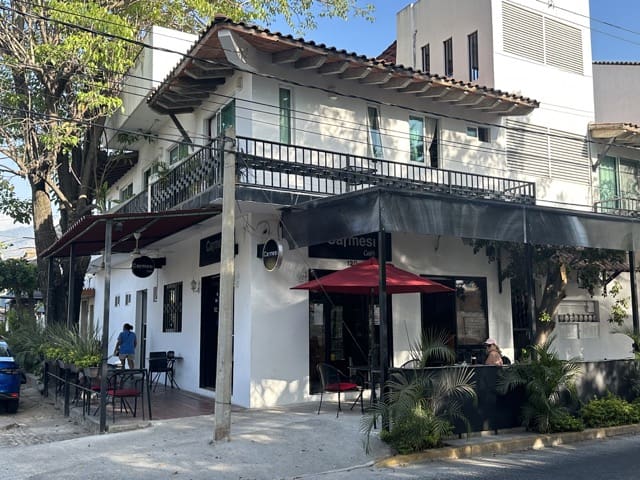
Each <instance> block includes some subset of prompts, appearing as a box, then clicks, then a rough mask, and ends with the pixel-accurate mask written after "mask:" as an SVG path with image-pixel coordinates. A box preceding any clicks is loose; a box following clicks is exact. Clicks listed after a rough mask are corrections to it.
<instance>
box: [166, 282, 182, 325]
mask: <svg viewBox="0 0 640 480" xmlns="http://www.w3.org/2000/svg"><path fill="white" fill-rule="evenodd" d="M162 331H163V332H181V331H182V282H177V283H171V284H169V285H165V286H164V299H163V304H162Z"/></svg>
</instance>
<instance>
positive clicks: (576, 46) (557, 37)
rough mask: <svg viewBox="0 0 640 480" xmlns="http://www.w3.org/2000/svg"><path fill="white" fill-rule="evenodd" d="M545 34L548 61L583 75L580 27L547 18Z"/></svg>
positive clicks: (555, 65)
mask: <svg viewBox="0 0 640 480" xmlns="http://www.w3.org/2000/svg"><path fill="white" fill-rule="evenodd" d="M544 35H545V59H546V63H547V64H548V65H552V66H554V67H558V68H562V69H563V70H568V71H570V72H575V73H579V74H580V75H582V73H584V69H583V60H582V32H581V31H580V29H578V28H575V27H571V26H569V25H565V24H564V23H560V22H558V21H556V20H552V19H550V18H545V19H544Z"/></svg>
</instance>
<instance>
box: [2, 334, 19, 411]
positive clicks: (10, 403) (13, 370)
mask: <svg viewBox="0 0 640 480" xmlns="http://www.w3.org/2000/svg"><path fill="white" fill-rule="evenodd" d="M23 378H24V376H23V374H22V370H21V369H20V366H19V365H18V364H17V363H16V361H15V360H14V359H13V356H12V355H11V351H10V350H9V346H8V345H7V342H5V341H4V340H0V403H4V404H5V407H6V409H7V412H9V413H16V412H17V411H18V404H19V403H20V385H21V384H22V383H23Z"/></svg>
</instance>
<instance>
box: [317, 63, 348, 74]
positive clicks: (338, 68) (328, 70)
mask: <svg viewBox="0 0 640 480" xmlns="http://www.w3.org/2000/svg"><path fill="white" fill-rule="evenodd" d="M349 65H350V63H349V62H331V63H325V64H324V65H322V66H321V67H320V68H319V69H318V73H319V74H320V75H340V74H341V73H343V72H344V71H345V70H346V69H347V68H349Z"/></svg>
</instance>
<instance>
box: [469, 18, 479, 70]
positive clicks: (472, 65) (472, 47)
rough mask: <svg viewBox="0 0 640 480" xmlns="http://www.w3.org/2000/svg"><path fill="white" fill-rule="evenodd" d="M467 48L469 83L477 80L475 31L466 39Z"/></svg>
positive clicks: (476, 34)
mask: <svg viewBox="0 0 640 480" xmlns="http://www.w3.org/2000/svg"><path fill="white" fill-rule="evenodd" d="M467 44H468V47H469V81H471V82H475V81H476V80H478V76H479V69H478V32H477V31H475V32H473V33H472V34H471V35H469V36H468V37H467Z"/></svg>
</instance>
